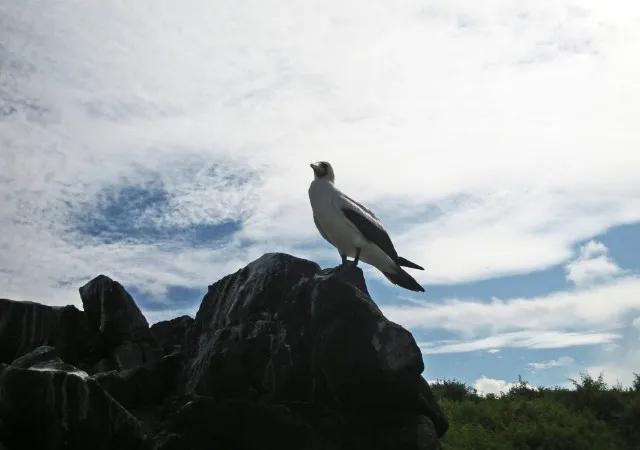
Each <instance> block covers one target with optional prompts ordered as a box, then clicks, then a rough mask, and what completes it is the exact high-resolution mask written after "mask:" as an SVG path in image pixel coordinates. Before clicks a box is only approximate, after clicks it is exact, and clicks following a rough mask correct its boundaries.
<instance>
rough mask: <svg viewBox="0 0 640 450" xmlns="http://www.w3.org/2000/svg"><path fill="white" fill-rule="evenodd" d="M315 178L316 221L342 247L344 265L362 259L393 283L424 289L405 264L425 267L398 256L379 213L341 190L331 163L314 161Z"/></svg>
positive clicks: (311, 191)
mask: <svg viewBox="0 0 640 450" xmlns="http://www.w3.org/2000/svg"><path fill="white" fill-rule="evenodd" d="M311 168H312V169H313V172H314V180H313V181H312V182H311V186H309V200H310V201H311V209H312V210H313V221H314V222H315V224H316V227H317V228H318V231H319V232H320V234H321V235H322V237H323V238H325V239H326V240H327V241H329V243H331V244H332V245H333V246H334V247H335V248H337V249H338V252H339V253H340V257H341V258H342V264H343V265H344V264H346V263H347V257H348V256H350V257H353V258H354V261H353V264H354V265H355V266H357V265H358V261H360V260H362V261H364V262H366V263H368V264H371V265H372V266H374V267H376V268H377V269H378V270H380V271H381V272H382V273H383V274H384V275H385V276H386V277H387V278H388V279H389V281H391V282H392V283H393V284H396V285H398V286H401V287H403V288H405V289H409V290H411V291H420V292H424V288H423V287H422V286H420V284H418V282H417V281H416V280H414V279H413V277H412V276H411V275H409V274H408V273H407V272H406V271H405V270H404V269H403V268H402V267H401V266H404V267H411V268H413V269H420V270H424V269H423V268H422V267H420V266H419V265H417V264H415V263H413V262H411V261H409V260H407V259H405V258H403V257H401V256H398V252H396V249H395V248H394V246H393V243H392V242H391V238H389V234H387V232H386V230H385V229H384V227H383V226H382V223H380V220H379V219H378V218H377V217H376V215H375V214H374V213H373V212H371V210H369V209H368V208H366V207H365V206H363V205H362V204H360V203H358V202H356V201H355V200H353V199H351V198H350V197H349V196H347V195H346V194H344V193H343V192H341V191H340V189H338V188H337V187H336V186H335V184H334V181H335V175H334V172H333V168H332V167H331V164H329V163H328V162H326V161H320V162H317V163H313V164H311Z"/></svg>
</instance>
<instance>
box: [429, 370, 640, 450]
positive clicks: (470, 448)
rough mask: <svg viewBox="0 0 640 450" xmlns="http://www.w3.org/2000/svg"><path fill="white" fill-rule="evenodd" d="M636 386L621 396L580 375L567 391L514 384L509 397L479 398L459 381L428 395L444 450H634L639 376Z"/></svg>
mask: <svg viewBox="0 0 640 450" xmlns="http://www.w3.org/2000/svg"><path fill="white" fill-rule="evenodd" d="M635 381H636V382H637V384H634V385H633V387H632V388H630V389H627V390H624V389H622V388H621V387H619V386H618V387H610V386H607V385H606V383H605V382H604V380H603V377H602V376H600V377H597V378H593V377H590V376H588V375H581V378H580V380H579V381H575V380H573V388H574V389H566V388H559V387H555V388H544V387H541V388H533V387H531V386H530V385H529V384H528V383H527V382H526V381H523V380H522V379H521V378H519V380H518V383H517V384H516V385H515V386H513V387H512V388H511V389H510V390H509V392H507V393H505V394H502V395H498V396H495V395H493V396H492V395H488V396H486V397H481V396H479V395H477V393H476V392H475V390H474V389H472V388H471V387H469V386H466V385H465V384H464V383H462V382H460V381H457V380H439V381H438V382H436V383H434V384H433V392H434V394H435V395H436V397H437V398H438V399H439V402H440V405H441V407H442V409H443V410H444V412H445V414H446V415H447V417H448V419H449V423H450V428H449V431H448V432H447V434H446V435H445V436H444V439H443V441H442V444H443V449H444V450H457V449H460V450H484V449H487V450H488V449H491V450H501V449H519V450H529V449H531V450H533V449H551V450H580V449H597V450H609V449H611V450H613V449H616V450H617V449H639V448H640V389H639V387H640V380H639V377H638V375H636V378H635Z"/></svg>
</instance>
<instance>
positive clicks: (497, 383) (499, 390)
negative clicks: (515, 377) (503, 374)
mask: <svg viewBox="0 0 640 450" xmlns="http://www.w3.org/2000/svg"><path fill="white" fill-rule="evenodd" d="M513 386H514V384H513V383H509V382H507V381H505V380H498V379H495V378H487V377H485V376H484V375H483V376H482V377H480V378H478V379H477V380H476V382H475V384H474V387H475V389H476V391H477V392H478V394H479V395H487V394H494V395H499V394H503V393H506V392H508V391H509V389H511V388H512V387H513Z"/></svg>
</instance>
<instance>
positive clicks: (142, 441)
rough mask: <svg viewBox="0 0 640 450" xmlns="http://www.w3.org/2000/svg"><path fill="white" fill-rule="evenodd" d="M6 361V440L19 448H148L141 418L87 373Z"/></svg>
mask: <svg viewBox="0 0 640 450" xmlns="http://www.w3.org/2000/svg"><path fill="white" fill-rule="evenodd" d="M66 366H67V368H71V370H62V369H61V368H60V367H59V365H58V364H57V363H53V364H52V365H50V364H47V363H39V364H38V365H37V368H35V366H34V367H33V368H29V369H22V368H19V367H14V366H7V365H4V364H1V365H0V422H2V423H3V427H2V429H1V431H0V433H2V434H0V442H3V443H4V444H5V445H6V446H7V448H10V449H12V450H19V449H35V448H37V449H44V450H58V449H78V450H80V449H88V448H91V449H96V450H107V449H114V448H127V449H145V448H148V443H147V442H148V441H147V439H146V436H145V434H144V433H143V432H142V429H141V427H140V424H139V422H138V421H137V420H136V419H135V418H134V417H133V416H132V415H131V414H130V413H129V412H127V411H126V410H125V409H124V408H123V407H122V406H121V405H120V404H119V403H118V402H116V401H115V400H114V399H113V398H112V397H111V396H110V395H109V394H107V393H106V392H105V391H104V389H102V388H101V387H100V385H98V384H97V383H96V382H95V381H94V380H92V379H91V378H90V377H88V376H87V375H86V373H84V372H81V371H78V370H77V369H75V368H73V366H70V365H66Z"/></svg>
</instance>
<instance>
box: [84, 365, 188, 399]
mask: <svg viewBox="0 0 640 450" xmlns="http://www.w3.org/2000/svg"><path fill="white" fill-rule="evenodd" d="M183 364H184V357H183V356H182V355H181V354H180V353H173V354H171V355H167V356H164V357H163V358H161V359H160V360H158V361H154V362H151V363H149V364H146V365H144V366H141V367H136V368H134V369H129V370H124V371H120V372H118V371H115V370H112V371H110V372H104V373H98V374H95V375H94V379H95V380H96V381H97V382H98V384H100V386H102V387H103V388H104V389H105V390H106V391H107V392H109V394H111V395H112V396H113V397H114V398H115V399H116V400H118V402H120V403H121V404H122V405H123V406H125V407H126V408H129V409H131V408H140V407H143V406H149V405H159V404H160V403H162V401H164V400H165V399H166V398H167V397H169V396H171V395H173V394H176V393H177V390H178V381H179V376H180V374H181V371H182V368H183Z"/></svg>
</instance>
